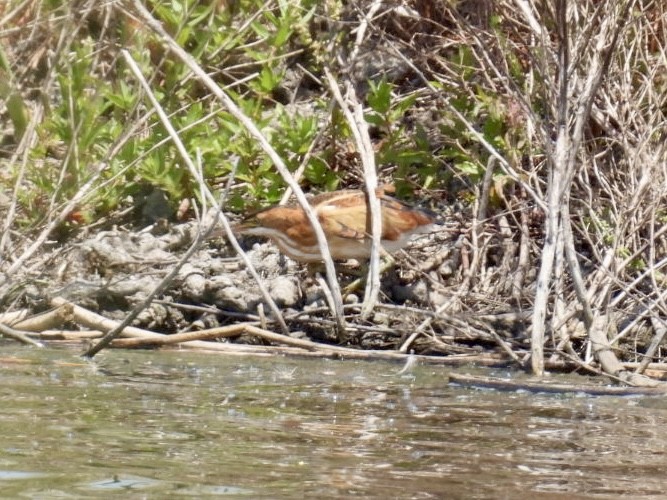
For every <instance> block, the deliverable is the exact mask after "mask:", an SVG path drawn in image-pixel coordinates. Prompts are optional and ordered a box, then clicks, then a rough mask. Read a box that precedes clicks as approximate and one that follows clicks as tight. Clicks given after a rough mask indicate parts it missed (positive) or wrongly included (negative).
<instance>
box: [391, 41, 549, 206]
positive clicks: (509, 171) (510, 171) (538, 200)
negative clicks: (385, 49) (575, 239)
mask: <svg viewBox="0 0 667 500" xmlns="http://www.w3.org/2000/svg"><path fill="white" fill-rule="evenodd" d="M389 46H390V47H392V49H393V51H394V54H395V55H396V56H397V57H399V58H400V59H401V60H402V61H403V62H404V63H405V64H406V65H407V66H408V67H409V68H410V69H411V70H412V71H413V72H414V73H415V74H416V75H417V76H418V77H419V79H420V80H421V81H422V83H423V84H424V86H425V87H426V88H427V89H428V90H429V91H430V92H431V94H433V95H436V96H440V95H441V92H440V91H439V90H438V89H436V88H435V87H434V86H433V84H432V83H431V82H430V81H429V79H428V78H426V76H425V75H424V73H423V72H422V71H421V70H420V69H419V68H417V66H415V64H414V63H413V62H412V61H410V59H408V58H407V57H406V56H405V54H403V53H402V52H401V51H400V50H399V49H398V48H396V47H395V46H394V44H391V43H390V44H389ZM434 79H438V76H437V75H435V76H434ZM439 80H441V79H439ZM441 81H442V80H441ZM445 83H446V82H445ZM444 103H445V106H447V110H448V111H449V112H450V113H452V114H453V115H454V116H455V117H456V119H457V120H459V122H461V123H462V124H463V125H465V127H466V129H467V131H468V132H469V133H470V134H471V135H472V136H473V137H474V138H475V139H476V140H477V142H479V143H480V144H481V145H482V147H483V148H484V149H485V150H486V151H487V152H488V153H489V155H491V156H493V157H494V158H495V159H496V160H498V164H499V165H500V168H501V170H502V171H503V173H504V174H505V175H507V176H509V177H510V178H511V179H512V180H514V181H515V182H516V183H517V184H518V185H520V186H521V187H523V189H525V191H526V193H528V194H529V195H530V197H531V198H532V199H533V201H534V202H535V204H536V205H537V206H538V207H540V208H541V209H543V210H545V211H546V206H547V205H546V203H545V202H544V200H543V199H542V197H541V196H540V195H539V194H538V193H537V192H535V190H533V188H531V187H530V186H529V185H528V184H526V183H525V182H524V180H523V177H522V176H521V175H520V174H519V173H518V172H517V171H516V170H514V168H513V167H512V165H510V163H509V162H508V161H507V160H506V159H505V158H504V157H503V156H502V155H501V154H500V152H499V151H498V150H497V149H496V148H495V147H494V146H493V145H492V144H491V143H490V142H489V141H488V140H486V138H485V137H484V135H483V134H482V133H481V132H480V131H479V130H477V125H476V124H475V123H472V122H471V121H470V120H468V119H467V118H466V117H465V116H464V115H463V114H462V113H461V112H460V111H459V110H458V109H456V106H454V105H453V104H452V103H451V102H450V101H449V100H447V99H445V100H444Z"/></svg>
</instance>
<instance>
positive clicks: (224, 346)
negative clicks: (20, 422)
mask: <svg viewBox="0 0 667 500" xmlns="http://www.w3.org/2000/svg"><path fill="white" fill-rule="evenodd" d="M51 306H53V307H62V306H68V307H70V308H71V312H72V322H74V323H77V324H79V325H83V326H85V327H87V328H90V329H92V330H99V331H103V332H108V331H110V330H112V329H114V328H117V326H118V322H117V321H114V320H111V319H108V318H105V317H104V316H101V315H99V314H97V313H94V312H92V311H89V310H87V309H85V308H83V307H81V306H78V305H76V304H73V303H71V302H69V301H67V300H65V299H63V298H61V297H55V298H53V299H51ZM255 328H256V327H255ZM259 330H261V329H259ZM267 333H270V334H272V335H276V337H275V338H272V341H276V342H277V341H280V342H282V341H284V340H285V337H284V336H283V335H278V334H275V333H272V332H265V331H263V332H262V334H263V335H266V334H267ZM121 334H122V336H123V337H130V338H143V339H168V338H169V337H171V335H162V334H159V333H155V332H151V331H149V330H145V329H143V328H137V327H134V326H127V327H125V328H124V329H123V331H122V332H121ZM288 340H289V339H288ZM292 340H294V339H292ZM302 342H307V341H302ZM181 346H183V347H187V348H194V349H202V350H207V351H221V352H224V353H227V354H249V355H259V356H262V355H271V354H295V355H299V356H315V357H339V358H345V359H378V360H390V361H391V360H395V361H405V360H406V359H407V357H408V356H406V355H405V354H400V353H397V352H390V351H359V350H357V349H350V348H347V347H338V346H329V345H322V344H317V343H314V342H312V343H308V344H303V347H299V348H292V347H268V346H248V345H243V344H228V343H220V342H209V341H202V340H190V341H185V342H183V343H181ZM315 349H316V350H315ZM418 360H419V361H422V362H427V363H432V364H440V365H461V364H468V363H475V364H480V365H497V364H499V363H502V360H500V359H498V358H497V357H494V356H488V355H484V356H469V355H466V356H450V357H449V358H443V357H442V356H418Z"/></svg>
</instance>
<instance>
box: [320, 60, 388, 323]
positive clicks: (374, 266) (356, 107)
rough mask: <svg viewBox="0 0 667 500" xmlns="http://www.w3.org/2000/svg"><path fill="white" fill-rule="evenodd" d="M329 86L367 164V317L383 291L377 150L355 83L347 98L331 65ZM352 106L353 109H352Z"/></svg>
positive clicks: (364, 311) (349, 87) (348, 85)
mask: <svg viewBox="0 0 667 500" xmlns="http://www.w3.org/2000/svg"><path fill="white" fill-rule="evenodd" d="M324 74H325V76H326V79H327V82H328V84H329V89H330V90H331V93H332V94H333V96H334V99H336V101H337V102H338V105H339V106H340V108H341V110H342V111H343V114H344V115H345V118H346V120H347V123H348V125H349V127H350V130H351V131H352V135H353V136H354V139H355V142H356V144H357V150H358V151H359V155H360V156H361V163H362V165H363V168H364V182H365V183H366V202H367V209H368V210H369V211H370V214H371V238H372V240H371V255H370V261H369V266H368V279H367V281H366V289H365V292H364V303H363V306H362V308H361V318H362V319H366V318H367V317H368V316H369V315H370V314H371V312H372V311H373V308H374V307H375V305H376V304H377V300H378V296H379V294H380V249H381V246H382V244H381V240H380V239H381V236H382V212H381V206H380V200H379V199H378V197H377V193H376V189H377V186H378V180H377V172H376V169H375V152H374V151H373V145H372V144H371V139H370V135H369V134H368V124H367V123H366V120H364V112H363V108H362V106H361V103H360V102H359V100H358V99H357V97H356V95H355V93H354V89H353V87H352V84H351V83H350V82H349V81H348V82H346V93H345V94H346V97H345V99H344V98H343V96H342V94H341V92H340V89H339V88H338V83H337V82H336V79H335V78H334V76H333V74H332V73H331V71H330V70H329V69H328V68H325V69H324ZM350 108H352V109H350Z"/></svg>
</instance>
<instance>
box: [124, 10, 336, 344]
mask: <svg viewBox="0 0 667 500" xmlns="http://www.w3.org/2000/svg"><path fill="white" fill-rule="evenodd" d="M132 5H133V6H134V9H135V11H136V12H137V13H138V14H139V17H140V18H141V19H142V20H143V21H144V22H145V23H146V25H147V26H148V27H149V28H150V29H152V30H153V31H154V32H155V33H157V34H158V35H159V36H160V37H161V38H162V41H163V42H164V43H165V44H166V45H167V46H168V47H169V49H170V50H171V51H172V52H173V53H174V54H175V55H176V57H178V58H179V59H180V60H181V61H182V62H183V63H184V64H185V65H186V66H187V67H188V68H190V70H191V71H192V72H193V73H194V74H195V75H196V76H197V77H198V78H199V79H200V81H201V82H202V83H203V84H204V85H205V86H206V88H208V89H209V90H210V91H211V93H212V94H213V95H215V97H216V98H218V99H219V100H220V101H221V102H222V103H223V105H224V106H225V107H226V108H227V109H228V110H229V112H230V113H231V114H232V116H234V117H235V118H236V119H237V120H239V122H240V123H241V124H242V125H243V127H244V128H245V129H246V130H247V131H248V132H249V133H250V135H252V136H253V137H254V138H255V139H256V140H257V142H258V144H259V145H260V146H261V148H262V149H263V150H264V152H265V153H266V154H267V155H268V156H269V158H270V159H271V161H273V164H274V165H275V167H276V169H277V170H278V172H279V173H280V175H281V176H282V178H283V179H284V180H285V182H286V183H287V185H288V186H290V188H292V191H294V195H295V197H296V199H297V201H298V202H299V204H300V205H301V207H302V208H303V210H304V212H305V213H306V216H307V217H308V220H309V221H310V224H311V226H312V227H313V230H314V231H315V236H316V238H317V243H318V246H319V247H320V253H321V254H322V259H323V260H324V266H325V268H326V272H327V282H328V283H329V288H330V289H331V292H332V294H333V297H334V306H335V307H334V311H333V313H334V316H335V318H336V325H337V329H338V335H339V337H340V338H341V340H345V317H344V316H343V300H342V297H341V292H340V285H339V283H338V280H337V277H336V268H335V266H334V263H333V259H332V258H331V252H330V251H329V245H328V243H327V239H326V235H325V234H324V230H323V229H322V225H321V224H320V222H319V220H318V219H317V214H316V213H315V211H314V210H313V208H312V207H311V206H310V204H309V203H308V199H307V198H306V195H305V194H304V193H303V190H302V189H301V187H300V186H299V184H298V183H297V182H296V181H295V180H294V177H292V174H291V173H290V171H289V169H288V168H287V166H286V165H285V162H284V161H283V160H282V158H281V157H280V155H279V154H278V153H277V152H276V150H275V149H274V148H273V146H271V144H270V143H269V141H268V140H267V139H266V137H265V136H264V134H262V132H261V131H260V130H259V129H258V128H257V125H255V123H253V121H252V120H251V119H250V118H249V117H248V116H247V115H246V114H244V113H243V111H242V110H241V109H240V108H239V106H238V105H237V104H236V103H235V102H234V101H233V100H232V99H231V98H230V97H229V96H228V95H227V94H226V93H225V92H224V91H223V90H222V89H221V88H220V87H219V86H218V84H217V83H215V81H214V80H213V79H212V78H211V77H210V76H209V75H208V74H207V73H206V72H205V71H204V70H203V69H202V68H201V66H199V64H198V63H197V62H196V61H195V59H194V58H193V57H192V56H191V55H190V54H188V53H187V52H186V51H185V50H183V48H182V47H181V46H180V45H178V43H176V41H175V40H174V39H173V38H172V37H171V36H170V35H169V34H168V33H167V32H166V31H165V29H164V28H163V27H162V25H161V24H160V23H159V22H158V21H157V20H156V19H155V18H154V17H153V16H152V15H151V13H150V12H148V10H146V8H145V7H144V5H143V4H142V2H141V1H140V0H133V2H132ZM223 225H224V221H223ZM225 231H227V233H228V234H230V233H231V228H228V225H227V226H225Z"/></svg>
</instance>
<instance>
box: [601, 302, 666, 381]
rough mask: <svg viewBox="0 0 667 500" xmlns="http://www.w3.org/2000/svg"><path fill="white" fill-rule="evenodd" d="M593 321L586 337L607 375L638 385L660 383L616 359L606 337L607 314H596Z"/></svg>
mask: <svg viewBox="0 0 667 500" xmlns="http://www.w3.org/2000/svg"><path fill="white" fill-rule="evenodd" d="M593 323H594V324H593V325H592V326H591V328H590V330H589V332H588V337H589V340H590V344H591V346H592V349H593V354H594V356H595V357H596V358H597V360H598V361H599V362H600V366H602V370H603V371H604V372H605V373H606V374H607V375H610V376H613V377H617V378H620V379H621V380H622V381H623V382H625V383H626V384H630V385H633V386H638V387H656V386H658V385H661V382H658V381H657V380H653V379H651V378H649V377H646V376H644V375H641V374H638V373H632V372H630V371H628V370H626V369H625V367H624V366H623V364H622V363H620V362H619V361H618V358H617V357H616V354H614V351H613V349H612V347H611V344H610V343H609V339H608V338H607V328H608V323H609V318H608V316H606V315H598V316H596V317H595V319H594V320H593ZM663 385H664V384H663Z"/></svg>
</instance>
